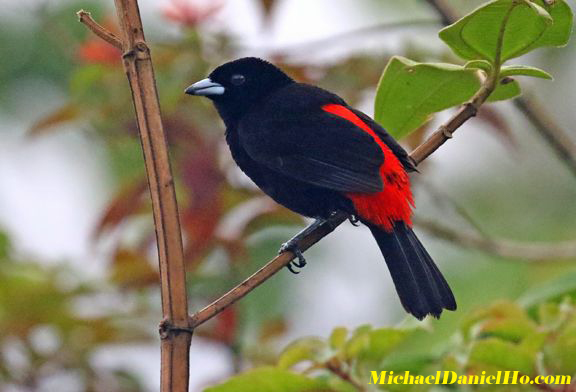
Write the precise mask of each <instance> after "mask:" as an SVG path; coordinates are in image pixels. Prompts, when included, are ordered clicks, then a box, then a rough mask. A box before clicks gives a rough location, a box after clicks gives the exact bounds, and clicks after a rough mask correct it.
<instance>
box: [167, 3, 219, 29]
mask: <svg viewBox="0 0 576 392" xmlns="http://www.w3.org/2000/svg"><path fill="white" fill-rule="evenodd" d="M223 5H224V1H222V0H213V1H210V2H208V1H201V0H170V2H168V3H167V4H166V5H164V6H163V7H162V14H163V15H164V16H165V17H166V18H167V19H169V20H171V21H173V22H175V23H178V24H180V25H182V26H185V27H195V26H196V25H198V24H200V23H202V22H204V21H206V20H207V19H209V18H210V17H211V16H213V15H214V14H215V13H216V12H218V11H219V10H220V9H221V8H222V6H223Z"/></svg>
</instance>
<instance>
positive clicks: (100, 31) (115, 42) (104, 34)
mask: <svg viewBox="0 0 576 392" xmlns="http://www.w3.org/2000/svg"><path fill="white" fill-rule="evenodd" d="M76 15H78V20H79V21H80V22H81V23H84V24H85V25H86V27H88V28H89V29H90V30H92V32H93V33H94V34H96V35H97V36H98V37H100V38H102V39H103V40H104V41H106V42H108V43H109V44H110V45H112V46H114V47H115V48H117V49H120V50H122V41H120V39H119V38H118V37H116V36H115V35H114V34H113V33H111V32H110V31H108V30H106V29H105V28H104V27H103V26H101V25H99V24H98V23H97V22H96V21H95V20H94V19H92V15H90V12H88V11H84V10H80V11H78V12H76Z"/></svg>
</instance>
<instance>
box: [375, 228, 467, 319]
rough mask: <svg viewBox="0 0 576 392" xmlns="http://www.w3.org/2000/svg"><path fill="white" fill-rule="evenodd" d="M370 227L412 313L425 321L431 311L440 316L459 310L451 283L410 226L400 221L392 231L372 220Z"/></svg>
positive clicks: (400, 295) (408, 309)
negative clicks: (446, 312)
mask: <svg viewBox="0 0 576 392" xmlns="http://www.w3.org/2000/svg"><path fill="white" fill-rule="evenodd" d="M368 227H369V228H370V231H371V232H372V235H374V238H375V239H376V242H377V243H378V246H379V247H380V250H381V251H382V254H383V255H384V260H386V264H387V265H388V269H389V270H390V274H391V275H392V280H393V282H394V286H395V287H396V291H397V292H398V296H399V297H400V302H401V303H402V306H404V309H406V311H407V312H408V313H410V314H412V315H414V316H415V317H416V318H418V319H420V320H421V319H423V318H424V317H426V315H428V314H430V315H432V316H434V317H436V318H438V317H440V314H441V313H442V310H443V309H448V310H456V300H455V299H454V295H453V294H452V291H451V290H450V287H449V286H448V283H447V282H446V280H445V279H444V277H443V276H442V274H441V273H440V271H439V270H438V267H436V264H434V261H433V260H432V258H431V257H430V255H429V254H428V252H426V250H425V249H424V247H423V246H422V244H421V243H420V240H418V238H417V237H416V235H415V234H414V231H412V229H411V228H410V227H408V226H406V224H404V223H403V222H396V223H395V225H394V230H393V231H392V232H391V233H388V232H386V231H384V230H382V229H381V228H379V227H377V226H374V225H371V224H369V223H368Z"/></svg>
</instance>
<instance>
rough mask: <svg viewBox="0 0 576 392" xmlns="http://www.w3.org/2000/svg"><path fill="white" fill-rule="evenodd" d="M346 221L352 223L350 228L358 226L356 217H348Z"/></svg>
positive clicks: (358, 219) (358, 222)
mask: <svg viewBox="0 0 576 392" xmlns="http://www.w3.org/2000/svg"><path fill="white" fill-rule="evenodd" d="M348 220H349V221H350V223H352V226H356V227H358V226H360V218H358V217H357V216H356V215H350V217H349V218H348Z"/></svg>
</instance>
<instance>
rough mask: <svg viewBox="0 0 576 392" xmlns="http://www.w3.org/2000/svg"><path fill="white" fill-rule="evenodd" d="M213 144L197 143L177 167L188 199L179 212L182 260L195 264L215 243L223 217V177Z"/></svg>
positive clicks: (216, 150) (215, 145) (214, 144)
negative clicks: (183, 247) (182, 250)
mask: <svg viewBox="0 0 576 392" xmlns="http://www.w3.org/2000/svg"><path fill="white" fill-rule="evenodd" d="M217 145H218V144H217V143H216V142H215V141H211V142H206V143H205V144H204V145H202V144H199V145H197V146H196V148H194V149H193V151H190V152H188V153H187V154H186V155H185V156H184V159H183V160H182V163H181V165H180V169H181V172H182V173H181V176H182V181H183V184H184V186H185V188H186V190H187V195H188V199H187V201H186V203H184V204H185V208H184V210H183V212H182V228H183V229H184V232H185V233H186V237H187V238H186V239H187V241H186V243H185V249H184V251H185V257H186V260H187V261H188V262H192V261H194V259H196V258H197V257H198V256H199V255H200V254H201V253H202V252H204V251H205V250H207V249H208V248H209V247H210V245H211V244H212V243H213V240H214V232H215V230H216V227H217V225H218V222H219V221H220V218H221V216H222V214H223V203H222V197H221V188H222V186H223V184H224V180H225V179H224V175H223V174H222V172H221V171H220V168H219V166H218V161H217V156H218V154H217V152H218V149H217Z"/></svg>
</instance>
